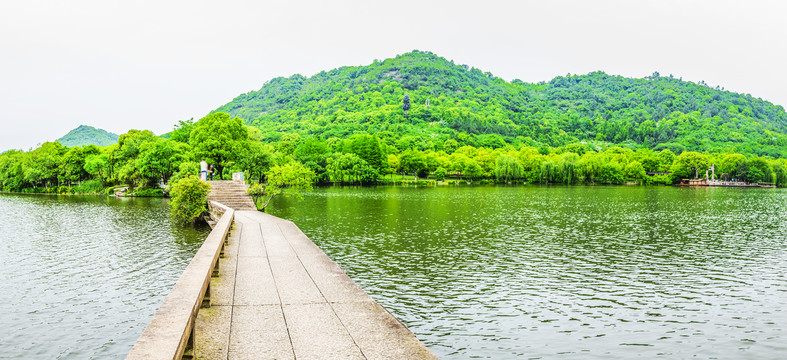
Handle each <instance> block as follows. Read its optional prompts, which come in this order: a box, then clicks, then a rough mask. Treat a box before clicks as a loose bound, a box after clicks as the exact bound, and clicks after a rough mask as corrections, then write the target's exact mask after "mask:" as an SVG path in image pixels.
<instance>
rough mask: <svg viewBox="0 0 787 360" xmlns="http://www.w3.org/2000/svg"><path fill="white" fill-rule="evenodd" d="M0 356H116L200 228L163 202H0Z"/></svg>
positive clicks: (175, 273)
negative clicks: (173, 215)
mask: <svg viewBox="0 0 787 360" xmlns="http://www.w3.org/2000/svg"><path fill="white" fill-rule="evenodd" d="M0 209H2V211H0V284H2V287H3V288H2V291H0V303H2V304H3V305H4V306H5V310H3V312H2V315H0V358H3V359H90V358H96V359H122V358H123V357H125V356H126V354H127V353H128V351H129V350H131V346H133V345H134V342H135V341H136V340H137V338H138V337H139V335H140V334H141V333H142V330H144V329H145V326H147V324H148V322H149V321H150V319H151V318H152V317H153V314H154V313H155V312H156V310H157V309H158V307H159V305H161V302H162V301H163V300H164V298H165V297H166V296H167V295H168V294H169V291H170V289H171V288H172V286H173V285H174V284H175V282H176V281H177V279H178V278H179V277H180V275H181V274H182V273H183V270H184V269H185V268H186V265H188V263H189V261H191V258H192V257H193V256H194V254H195V253H196V251H197V249H198V248H199V247H200V246H201V245H202V242H203V240H204V239H205V236H206V235H207V234H208V233H209V232H210V229H209V228H207V226H205V227H198V228H194V227H191V226H181V225H178V224H177V223H174V222H173V221H172V220H171V219H170V218H169V215H168V211H169V207H168V206H167V203H166V200H163V199H142V198H140V199H116V198H108V197H98V196H35V195H0Z"/></svg>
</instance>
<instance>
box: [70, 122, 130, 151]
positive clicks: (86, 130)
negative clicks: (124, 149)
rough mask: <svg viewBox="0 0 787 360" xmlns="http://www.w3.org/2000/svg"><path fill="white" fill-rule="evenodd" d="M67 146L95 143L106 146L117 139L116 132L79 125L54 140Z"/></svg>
mask: <svg viewBox="0 0 787 360" xmlns="http://www.w3.org/2000/svg"><path fill="white" fill-rule="evenodd" d="M55 141H57V142H59V143H60V144H62V145H63V146H67V147H75V146H85V145H96V146H107V145H112V144H114V143H116V142H117V141H118V136H117V134H113V133H111V132H108V131H106V130H102V129H96V128H94V127H92V126H87V125H79V127H77V128H76V129H74V130H71V131H69V132H68V134H65V135H63V137H61V138H60V139H57V140H55Z"/></svg>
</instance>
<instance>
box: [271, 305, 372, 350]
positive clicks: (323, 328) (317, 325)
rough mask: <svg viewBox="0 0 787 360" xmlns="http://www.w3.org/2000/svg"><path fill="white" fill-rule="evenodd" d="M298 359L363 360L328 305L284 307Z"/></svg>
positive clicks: (353, 342)
mask: <svg viewBox="0 0 787 360" xmlns="http://www.w3.org/2000/svg"><path fill="white" fill-rule="evenodd" d="M283 308H284V316H285V318H286V319H287V328H288V329H289V331H290V338H291V339H292V347H293V350H294V351H295V357H296V358H297V359H364V357H363V355H362V353H361V350H360V349H359V348H358V346H357V345H356V344H355V341H353V338H352V337H351V336H350V334H349V333H348V332H347V329H345V328H344V325H343V324H342V322H341V321H340V320H339V318H338V317H337V316H336V314H335V313H334V312H333V309H332V308H331V306H330V305H329V304H327V303H319V304H294V305H284V306H283Z"/></svg>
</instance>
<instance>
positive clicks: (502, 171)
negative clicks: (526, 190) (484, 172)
mask: <svg viewBox="0 0 787 360" xmlns="http://www.w3.org/2000/svg"><path fill="white" fill-rule="evenodd" d="M495 177H496V178H497V179H498V180H501V179H502V180H503V181H505V182H506V183H510V182H511V179H518V178H520V177H522V164H520V163H519V161H517V159H516V158H514V157H513V156H511V155H507V154H503V155H500V156H499V157H498V158H497V161H496V165H495Z"/></svg>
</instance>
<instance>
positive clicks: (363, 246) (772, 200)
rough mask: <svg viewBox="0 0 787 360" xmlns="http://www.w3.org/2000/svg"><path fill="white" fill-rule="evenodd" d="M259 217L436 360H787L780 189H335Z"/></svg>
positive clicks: (786, 216) (786, 203) (287, 201)
mask: <svg viewBox="0 0 787 360" xmlns="http://www.w3.org/2000/svg"><path fill="white" fill-rule="evenodd" d="M270 213H272V214H274V215H277V216H280V217H283V218H286V219H290V220H293V221H294V222H295V223H296V224H297V225H298V226H299V227H300V228H301V229H302V230H303V231H304V232H305V233H306V234H307V235H308V236H309V237H310V238H311V239H312V240H313V241H314V242H315V243H317V245H319V246H320V247H321V248H322V249H323V250H324V251H325V252H326V253H327V254H328V255H329V256H330V257H331V258H333V259H334V260H335V261H336V262H337V263H339V264H340V265H341V266H342V267H343V268H344V269H345V270H346V271H347V273H348V274H349V275H350V277H352V278H353V279H354V280H355V281H356V282H357V283H358V284H359V285H360V286H361V287H362V288H364V289H365V290H366V291H367V292H368V293H369V294H370V295H371V296H372V297H373V298H374V299H375V300H377V301H378V302H380V303H381V304H382V305H383V306H385V307H386V308H388V309H389V310H390V311H391V312H392V313H394V315H396V316H397V317H398V318H399V319H400V320H402V322H404V323H405V324H406V325H407V326H408V327H409V328H410V329H411V330H412V331H413V332H414V333H415V334H416V335H417V336H418V337H419V338H420V339H421V340H422V341H423V342H424V343H425V344H426V345H427V346H428V347H429V348H430V349H432V351H433V352H435V353H436V354H437V355H438V356H440V357H441V358H444V359H466V358H485V359H519V358H545V359H556V358H566V357H580V358H603V359H609V358H632V357H636V356H641V357H644V358H651V357H655V356H659V355H661V356H664V357H667V358H686V357H693V356H697V357H701V358H758V359H759V358H783V357H784V356H785V354H787V336H786V334H785V327H786V326H787V313H785V309H787V277H785V274H787V191H785V190H783V189H736V188H675V187H625V186H574V187H560V186H556V187H502V186H498V187H493V186H488V187H469V186H468V187H458V188H446V187H438V188H403V187H377V188H354V187H345V188H340V187H332V188H318V189H315V191H314V192H311V193H308V194H305V196H304V199H303V200H302V201H300V202H296V201H295V200H294V199H292V198H285V197H281V198H277V199H275V200H274V201H273V202H272V209H271V210H270Z"/></svg>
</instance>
